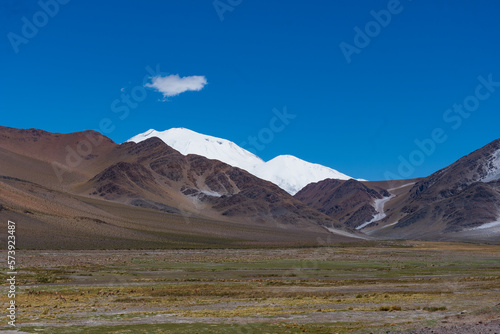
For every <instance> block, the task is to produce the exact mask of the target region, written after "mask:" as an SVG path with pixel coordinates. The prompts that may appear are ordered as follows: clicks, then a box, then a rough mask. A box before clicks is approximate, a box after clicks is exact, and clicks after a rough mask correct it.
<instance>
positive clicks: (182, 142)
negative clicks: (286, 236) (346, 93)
mask: <svg viewBox="0 0 500 334" xmlns="http://www.w3.org/2000/svg"><path fill="white" fill-rule="evenodd" d="M151 137H158V138H160V139H161V140H163V141H164V142H165V143H166V144H167V145H169V146H170V147H172V148H174V149H176V150H177V151H179V152H180V153H182V154H184V155H188V154H197V155H201V156H204V157H206V158H209V159H215V160H219V161H222V162H225V163H227V164H228V165H231V166H234V167H238V168H241V169H244V170H246V171H247V172H249V173H251V174H253V175H255V176H257V177H259V178H261V179H264V180H267V181H270V182H273V183H274V184H276V185H278V186H279V187H281V188H282V189H283V190H285V191H287V192H288V193H290V194H291V195H295V194H296V193H297V192H298V191H299V190H301V189H302V188H304V187H305V186H306V185H308V184H309V183H312V182H318V181H321V180H324V179H340V180H348V179H350V178H351V177H349V176H347V175H345V174H343V173H340V172H338V171H336V170H335V169H332V168H329V167H325V166H322V165H319V164H314V163H310V162H307V161H304V160H302V159H299V158H297V157H294V156H292V155H280V156H277V157H275V158H274V159H272V160H269V161H268V162H264V161H263V160H262V159H261V158H259V157H258V156H256V155H255V154H253V153H251V152H249V151H247V150H245V149H243V148H241V147H240V146H238V145H236V144H235V143H233V142H232V141H229V140H227V139H222V138H217V137H213V136H208V135H204V134H201V133H197V132H194V131H192V130H189V129H185V128H172V129H170V130H166V131H156V130H154V129H151V130H148V131H146V132H144V133H141V134H139V135H137V136H135V137H132V138H130V139H129V140H128V141H132V142H136V143H138V142H141V141H143V140H146V139H149V138H151Z"/></svg>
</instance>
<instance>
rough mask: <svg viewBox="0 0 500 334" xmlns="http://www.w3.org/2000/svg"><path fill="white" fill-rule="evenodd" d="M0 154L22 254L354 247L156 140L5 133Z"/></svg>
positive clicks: (266, 191)
mask: <svg viewBox="0 0 500 334" xmlns="http://www.w3.org/2000/svg"><path fill="white" fill-rule="evenodd" d="M0 157H1V158H2V160H1V161H2V162H1V163H0V183H2V187H1V188H0V204H1V205H2V208H3V209H2V211H1V212H0V216H1V217H2V218H4V217H14V218H15V219H18V220H19V222H20V224H19V226H20V231H21V232H20V235H21V237H20V238H21V239H25V247H47V245H53V244H56V245H60V244H61V245H64V246H58V247H67V245H68V244H71V246H72V247H77V245H80V246H79V247H95V246H96V245H98V244H99V240H101V241H102V240H106V242H109V243H110V245H111V246H110V247H131V246H130V245H132V246H137V245H141V247H143V246H144V244H147V243H148V242H150V243H151V245H153V246H154V247H171V246H173V245H178V244H179V243H180V244H184V243H185V244H187V245H198V244H200V245H201V244H204V245H206V244H207V243H208V244H213V245H224V244H273V245H277V244H297V245H298V244H308V243H309V244H311V243H312V244H314V243H317V240H318V239H321V240H323V239H325V240H326V239H328V240H330V242H338V241H346V240H350V238H349V237H345V236H342V235H341V234H343V235H344V234H349V233H350V232H349V231H347V230H346V229H345V228H342V226H341V225H340V224H339V223H338V221H336V220H335V219H332V218H331V217H328V216H326V215H324V214H322V213H320V212H318V211H317V210H315V209H313V208H311V207H308V206H307V205H305V204H303V203H302V202H301V201H299V200H297V199H294V198H293V197H292V196H290V195H289V194H288V193H287V192H285V191H283V190H282V189H280V188H279V187H278V186H276V185H274V184H273V183H271V182H268V181H265V180H261V179H259V178H257V177H255V176H253V175H252V174H250V173H248V172H246V171H244V170H242V169H239V168H235V167H232V166H230V165H227V164H225V163H223V162H220V161H217V160H210V159H207V158H205V157H202V156H197V155H187V156H184V155H182V154H181V153H179V152H178V151H176V150H174V149H173V148H171V147H169V146H168V145H166V144H165V143H164V142H163V141H161V140H160V139H158V138H151V139H148V140H145V141H142V142H140V143H138V144H136V143H133V142H127V143H124V144H122V145H118V144H116V143H114V142H112V141H111V140H110V139H109V138H107V137H104V136H102V135H100V134H98V133H96V132H93V131H86V132H81V133H73V134H52V133H49V132H45V131H41V130H33V129H30V130H17V129H12V128H5V127H1V128H0ZM8 219H13V218H8ZM23 222H24V223H23ZM325 227H329V228H333V229H334V230H335V229H336V228H340V229H342V230H341V231H340V230H339V234H332V233H329V232H328V231H327V230H326V229H325ZM40 235H42V236H45V238H41V239H40V238H38V237H39V236H40ZM36 236H38V237H36Z"/></svg>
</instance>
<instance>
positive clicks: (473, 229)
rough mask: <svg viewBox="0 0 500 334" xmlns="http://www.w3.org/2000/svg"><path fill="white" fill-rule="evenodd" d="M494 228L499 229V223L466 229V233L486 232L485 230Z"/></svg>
mask: <svg viewBox="0 0 500 334" xmlns="http://www.w3.org/2000/svg"><path fill="white" fill-rule="evenodd" d="M495 227H500V221H498V222H491V223H486V224H483V225H480V226H476V227H474V228H471V229H468V231H477V230H486V229H491V228H495Z"/></svg>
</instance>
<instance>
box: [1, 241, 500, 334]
mask: <svg viewBox="0 0 500 334" xmlns="http://www.w3.org/2000/svg"><path fill="white" fill-rule="evenodd" d="M18 257H19V261H20V262H19V268H20V269H19V275H18V278H19V279H20V280H21V281H20V282H19V284H20V285H19V290H20V291H19V294H18V296H17V304H18V307H19V309H18V316H19V317H18V323H19V326H20V327H18V328H20V329H21V330H22V332H29V333H35V332H41V333H54V334H57V333H65V334H66V333H89V334H90V333H199V334H202V333H227V334H229V333H236V334H238V333H270V334H271V333H371V332H373V333H386V332H388V331H390V332H391V333H394V332H398V331H404V330H411V329H413V328H417V327H418V328H421V327H425V326H427V327H434V326H456V325H457V324H461V323H464V322H465V323H467V322H470V323H472V324H474V325H477V323H478V322H479V321H481V322H483V323H488V322H490V323H491V321H492V320H494V319H497V320H498V319H499V318H500V310H499V309H500V307H499V306H498V303H499V302H500V246H495V245H472V244H453V243H433V242H379V243H370V244H356V245H353V244H350V245H342V246H337V247H320V248H299V249H244V250H236V249H230V250H216V249H211V250H161V251H147V250H131V251H124V250H120V251H97V250H96V251H71V252H68V251H32V250H30V251H22V250H21V251H18ZM5 269H6V268H2V272H3V273H5V272H6V270H5ZM2 281H4V282H5V277H2ZM0 300H1V301H2V302H3V303H5V302H6V301H7V298H6V295H2V296H1V298H0ZM4 305H5V304H4ZM494 323H495V322H494ZM477 326H479V325H477ZM3 329H6V327H3ZM499 332H500V331H499ZM492 333H493V332H492Z"/></svg>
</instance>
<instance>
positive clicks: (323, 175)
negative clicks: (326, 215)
mask: <svg viewBox="0 0 500 334" xmlns="http://www.w3.org/2000/svg"><path fill="white" fill-rule="evenodd" d="M253 174H254V175H256V176H258V177H260V178H261V179H264V180H268V181H271V182H273V183H274V184H276V185H278V186H280V187H281V188H282V189H285V190H286V191H287V192H288V193H290V194H292V195H295V194H296V193H297V192H299V190H301V189H302V188H304V187H305V186H306V185H308V184H309V183H311V182H318V181H321V180H324V179H340V180H348V179H350V178H351V177H350V176H347V175H345V174H342V173H340V172H338V171H336V170H335V169H332V168H329V167H325V166H322V165H319V164H314V163H310V162H307V161H304V160H302V159H299V158H297V157H294V156H292V155H279V156H277V157H276V158H274V159H272V160H269V161H268V162H266V163H264V164H261V165H259V166H257V167H256V168H255V170H254V172H253Z"/></svg>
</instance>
